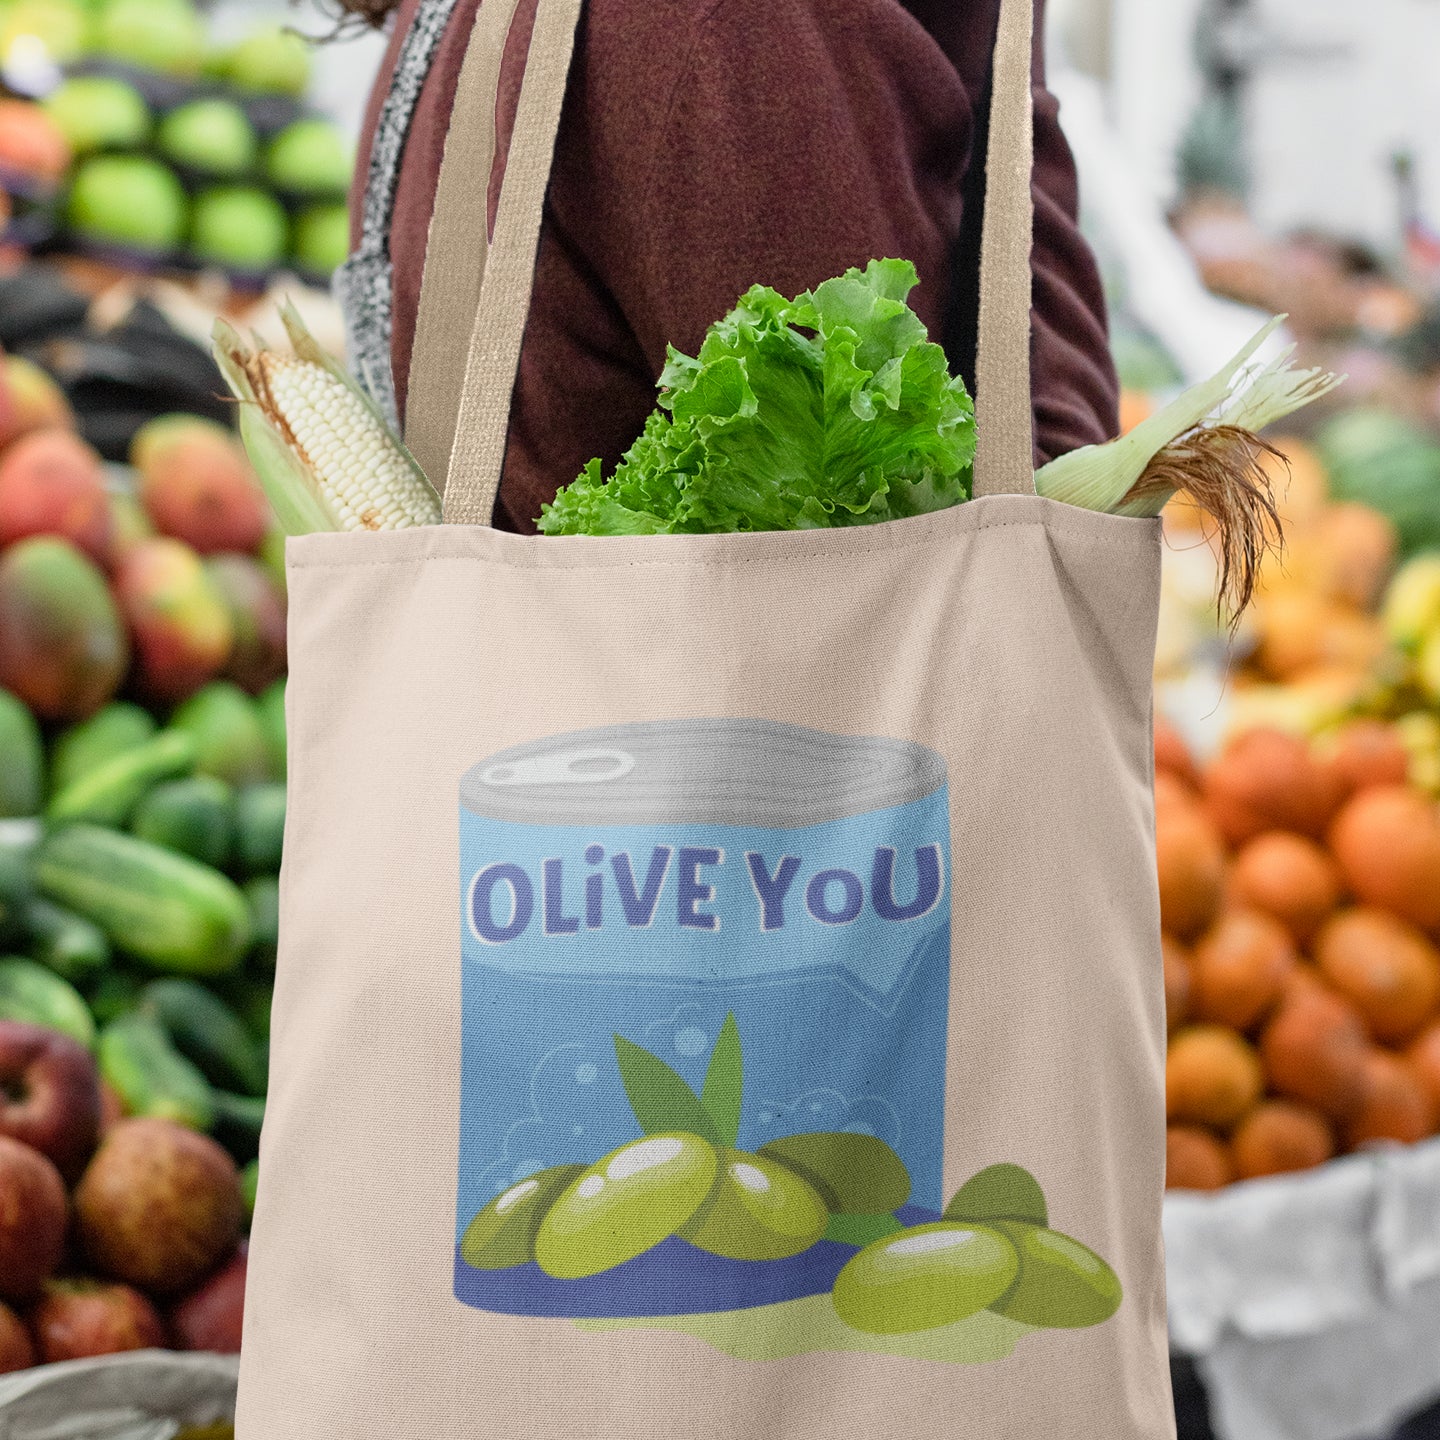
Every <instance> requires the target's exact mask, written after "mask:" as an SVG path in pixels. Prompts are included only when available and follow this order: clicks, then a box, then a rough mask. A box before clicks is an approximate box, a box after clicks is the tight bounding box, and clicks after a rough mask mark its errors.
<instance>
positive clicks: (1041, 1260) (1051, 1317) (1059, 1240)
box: [990, 1220, 1123, 1330]
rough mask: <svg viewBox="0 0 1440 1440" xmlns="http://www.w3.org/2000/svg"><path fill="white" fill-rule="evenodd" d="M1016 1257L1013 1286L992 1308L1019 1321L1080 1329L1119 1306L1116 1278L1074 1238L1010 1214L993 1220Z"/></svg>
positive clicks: (1120, 1291) (1097, 1322) (1119, 1296)
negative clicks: (1017, 1261) (1013, 1218)
mask: <svg viewBox="0 0 1440 1440" xmlns="http://www.w3.org/2000/svg"><path fill="white" fill-rule="evenodd" d="M995 1228H996V1229H997V1230H999V1231H1000V1232H1001V1233H1002V1234H1003V1235H1005V1237H1006V1238H1007V1239H1008V1240H1009V1241H1010V1243H1011V1244H1012V1245H1014V1247H1015V1250H1016V1253H1017V1254H1018V1255H1019V1257H1020V1274H1019V1276H1018V1278H1017V1279H1016V1281H1015V1284H1014V1286H1013V1287H1012V1288H1011V1289H1010V1290H1008V1291H1007V1292H1006V1293H1005V1294H1004V1295H1003V1296H1002V1297H1001V1298H1000V1299H999V1300H997V1301H995V1302H994V1303H993V1304H992V1305H991V1306H990V1308H991V1309H992V1310H994V1311H995V1313H996V1314H997V1315H1004V1316H1006V1317H1007V1318H1008V1319H1011V1320H1018V1321H1020V1323H1021V1324H1023V1325H1043V1326H1046V1327H1049V1328H1053V1329H1066V1330H1078V1329H1083V1328H1085V1327H1086V1326H1090V1325H1099V1324H1101V1323H1102V1322H1103V1321H1106V1320H1108V1319H1109V1318H1110V1317H1111V1316H1112V1315H1113V1314H1114V1313H1115V1312H1116V1311H1117V1310H1118V1309H1119V1308H1120V1301H1121V1299H1122V1298H1123V1291H1122V1290H1121V1287H1120V1279H1119V1277H1118V1276H1117V1275H1116V1274H1115V1272H1114V1271H1113V1270H1112V1269H1111V1268H1110V1267H1109V1266H1108V1265H1107V1264H1106V1263H1105V1262H1104V1261H1103V1260H1102V1259H1101V1258H1100V1257H1099V1256H1098V1255H1097V1254H1095V1252H1094V1251H1093V1250H1087V1249H1086V1248H1085V1246H1083V1245H1082V1244H1081V1243H1080V1242H1079V1241H1078V1240H1072V1239H1071V1238H1070V1237H1069V1236H1068V1235H1062V1234H1060V1233H1059V1231H1056V1230H1047V1229H1046V1228H1044V1227H1043V1226H1040V1225H1025V1224H1021V1223H1018V1222H1016V1221H1011V1220H1001V1221H997V1222H996V1226H995Z"/></svg>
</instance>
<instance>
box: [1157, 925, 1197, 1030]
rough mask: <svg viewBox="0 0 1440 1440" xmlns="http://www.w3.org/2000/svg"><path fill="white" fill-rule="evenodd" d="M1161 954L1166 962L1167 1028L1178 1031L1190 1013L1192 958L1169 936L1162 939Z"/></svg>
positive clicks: (1163, 936)
mask: <svg viewBox="0 0 1440 1440" xmlns="http://www.w3.org/2000/svg"><path fill="white" fill-rule="evenodd" d="M1160 954H1161V956H1162V958H1163V959H1164V961H1165V1026H1166V1029H1168V1030H1170V1031H1171V1032H1172V1033H1173V1032H1174V1031H1176V1030H1178V1029H1179V1028H1180V1027H1181V1026H1182V1025H1183V1024H1184V1023H1185V1019H1186V1017H1187V1016H1188V1015H1189V1013H1190V991H1191V986H1192V983H1193V981H1192V978H1191V974H1190V957H1189V956H1188V955H1187V954H1186V953H1185V947H1184V946H1183V945H1182V944H1181V943H1180V942H1179V941H1178V940H1174V939H1172V938H1171V937H1170V936H1169V935H1162V936H1161V937H1160Z"/></svg>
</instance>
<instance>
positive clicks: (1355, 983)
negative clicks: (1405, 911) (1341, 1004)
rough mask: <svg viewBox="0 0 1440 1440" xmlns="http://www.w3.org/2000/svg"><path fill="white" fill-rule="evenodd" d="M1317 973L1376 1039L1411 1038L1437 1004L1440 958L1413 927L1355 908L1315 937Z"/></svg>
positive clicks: (1392, 917)
mask: <svg viewBox="0 0 1440 1440" xmlns="http://www.w3.org/2000/svg"><path fill="white" fill-rule="evenodd" d="M1315 960H1316V962H1317V964H1318V965H1319V966H1320V973H1321V974H1322V975H1323V976H1324V977H1325V979H1326V980H1328V981H1329V982H1330V984H1331V985H1333V986H1334V987H1335V989H1337V990H1338V991H1339V992H1340V993H1341V994H1342V995H1344V996H1347V997H1348V998H1349V999H1350V1000H1352V1001H1353V1002H1354V1004H1355V1008H1356V1009H1357V1010H1359V1012H1360V1013H1361V1015H1362V1016H1364V1018H1365V1023H1366V1024H1367V1025H1368V1026H1369V1027H1370V1033H1371V1034H1372V1035H1373V1036H1374V1037H1375V1038H1376V1039H1377V1040H1383V1041H1386V1042H1390V1043H1397V1044H1398V1043H1399V1042H1401V1041H1404V1040H1408V1039H1410V1037H1411V1036H1413V1035H1414V1034H1415V1033H1416V1032H1417V1031H1418V1030H1419V1029H1420V1027H1421V1026H1422V1025H1424V1024H1425V1022H1426V1021H1427V1020H1428V1019H1430V1017H1431V1016H1432V1015H1433V1014H1434V1013H1435V1009H1436V1007H1437V1005H1440V954H1437V952H1436V950H1435V947H1434V946H1433V945H1432V944H1431V943H1430V942H1429V941H1428V940H1427V939H1426V938H1425V937H1424V936H1423V935H1422V934H1421V933H1420V932H1419V931H1418V930H1417V929H1415V927H1414V926H1413V925H1407V924H1406V923H1405V921H1403V920H1401V919H1400V918H1399V917H1398V916H1396V915H1391V914H1390V913H1389V912H1388V911H1385V910H1375V909H1371V908H1369V907H1366V906H1357V907H1356V908H1354V909H1352V910H1345V911H1342V912H1341V913H1340V914H1339V915H1336V916H1335V917H1334V918H1333V919H1331V920H1329V921H1327V922H1326V924H1325V926H1324V928H1323V929H1322V930H1321V931H1320V933H1319V935H1318V936H1316V938H1315Z"/></svg>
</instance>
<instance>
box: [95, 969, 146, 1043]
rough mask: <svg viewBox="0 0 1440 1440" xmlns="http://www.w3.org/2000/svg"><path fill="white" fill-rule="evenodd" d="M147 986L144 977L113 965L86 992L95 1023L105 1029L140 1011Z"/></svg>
mask: <svg viewBox="0 0 1440 1440" xmlns="http://www.w3.org/2000/svg"><path fill="white" fill-rule="evenodd" d="M145 985H146V980H145V978H144V977H143V976H140V975H136V974H135V973H133V972H132V971H130V970H123V969H121V968H120V967H119V966H117V965H112V966H111V967H110V968H109V969H108V970H106V971H105V973H104V974H103V975H101V976H99V978H98V979H97V980H96V981H95V983H94V984H93V985H90V986H88V987H87V988H86V991H85V996H86V999H88V1000H89V1002H90V1013H91V1014H92V1015H93V1016H94V1017H95V1023H96V1024H97V1025H99V1026H101V1027H102V1028H103V1027H104V1026H106V1025H108V1024H109V1023H110V1022H111V1021H112V1020H118V1019H119V1018H120V1017H121V1016H122V1015H127V1014H129V1012H130V1011H132V1010H138V1009H139V1008H140V996H141V993H142V992H143V991H144V989H145Z"/></svg>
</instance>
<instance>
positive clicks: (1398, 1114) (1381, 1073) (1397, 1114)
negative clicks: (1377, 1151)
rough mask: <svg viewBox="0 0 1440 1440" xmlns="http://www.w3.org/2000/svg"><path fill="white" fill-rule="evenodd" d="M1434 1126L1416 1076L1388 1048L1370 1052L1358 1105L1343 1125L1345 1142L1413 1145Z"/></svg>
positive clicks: (1431, 1107)
mask: <svg viewBox="0 0 1440 1440" xmlns="http://www.w3.org/2000/svg"><path fill="white" fill-rule="evenodd" d="M1434 1128H1435V1106H1434V1104H1433V1102H1432V1101H1431V1099H1430V1096H1429V1093H1428V1092H1427V1091H1426V1089H1425V1087H1424V1086H1423V1085H1422V1084H1421V1083H1420V1078H1419V1076H1417V1075H1416V1074H1415V1072H1414V1071H1413V1070H1412V1069H1411V1068H1410V1067H1409V1066H1408V1065H1406V1064H1405V1062H1404V1061H1403V1060H1401V1059H1400V1058H1399V1056H1397V1055H1392V1054H1391V1053H1390V1052H1389V1051H1388V1050H1372V1051H1370V1053H1369V1054H1368V1055H1367V1056H1366V1057H1365V1086H1364V1091H1363V1095H1362V1099H1361V1104H1360V1108H1359V1110H1358V1111H1357V1112H1356V1113H1355V1116H1354V1118H1353V1119H1352V1120H1351V1121H1350V1124H1349V1126H1348V1127H1347V1128H1346V1138H1347V1139H1348V1140H1349V1142H1350V1143H1351V1144H1352V1145H1363V1144H1365V1143H1366V1142H1367V1141H1370V1140H1398V1141H1399V1142H1400V1143H1401V1144H1402V1145H1414V1144H1416V1143H1417V1142H1418V1141H1420V1140H1423V1139H1425V1137H1426V1136H1427V1135H1429V1134H1430V1133H1431V1131H1433V1130H1434Z"/></svg>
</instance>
